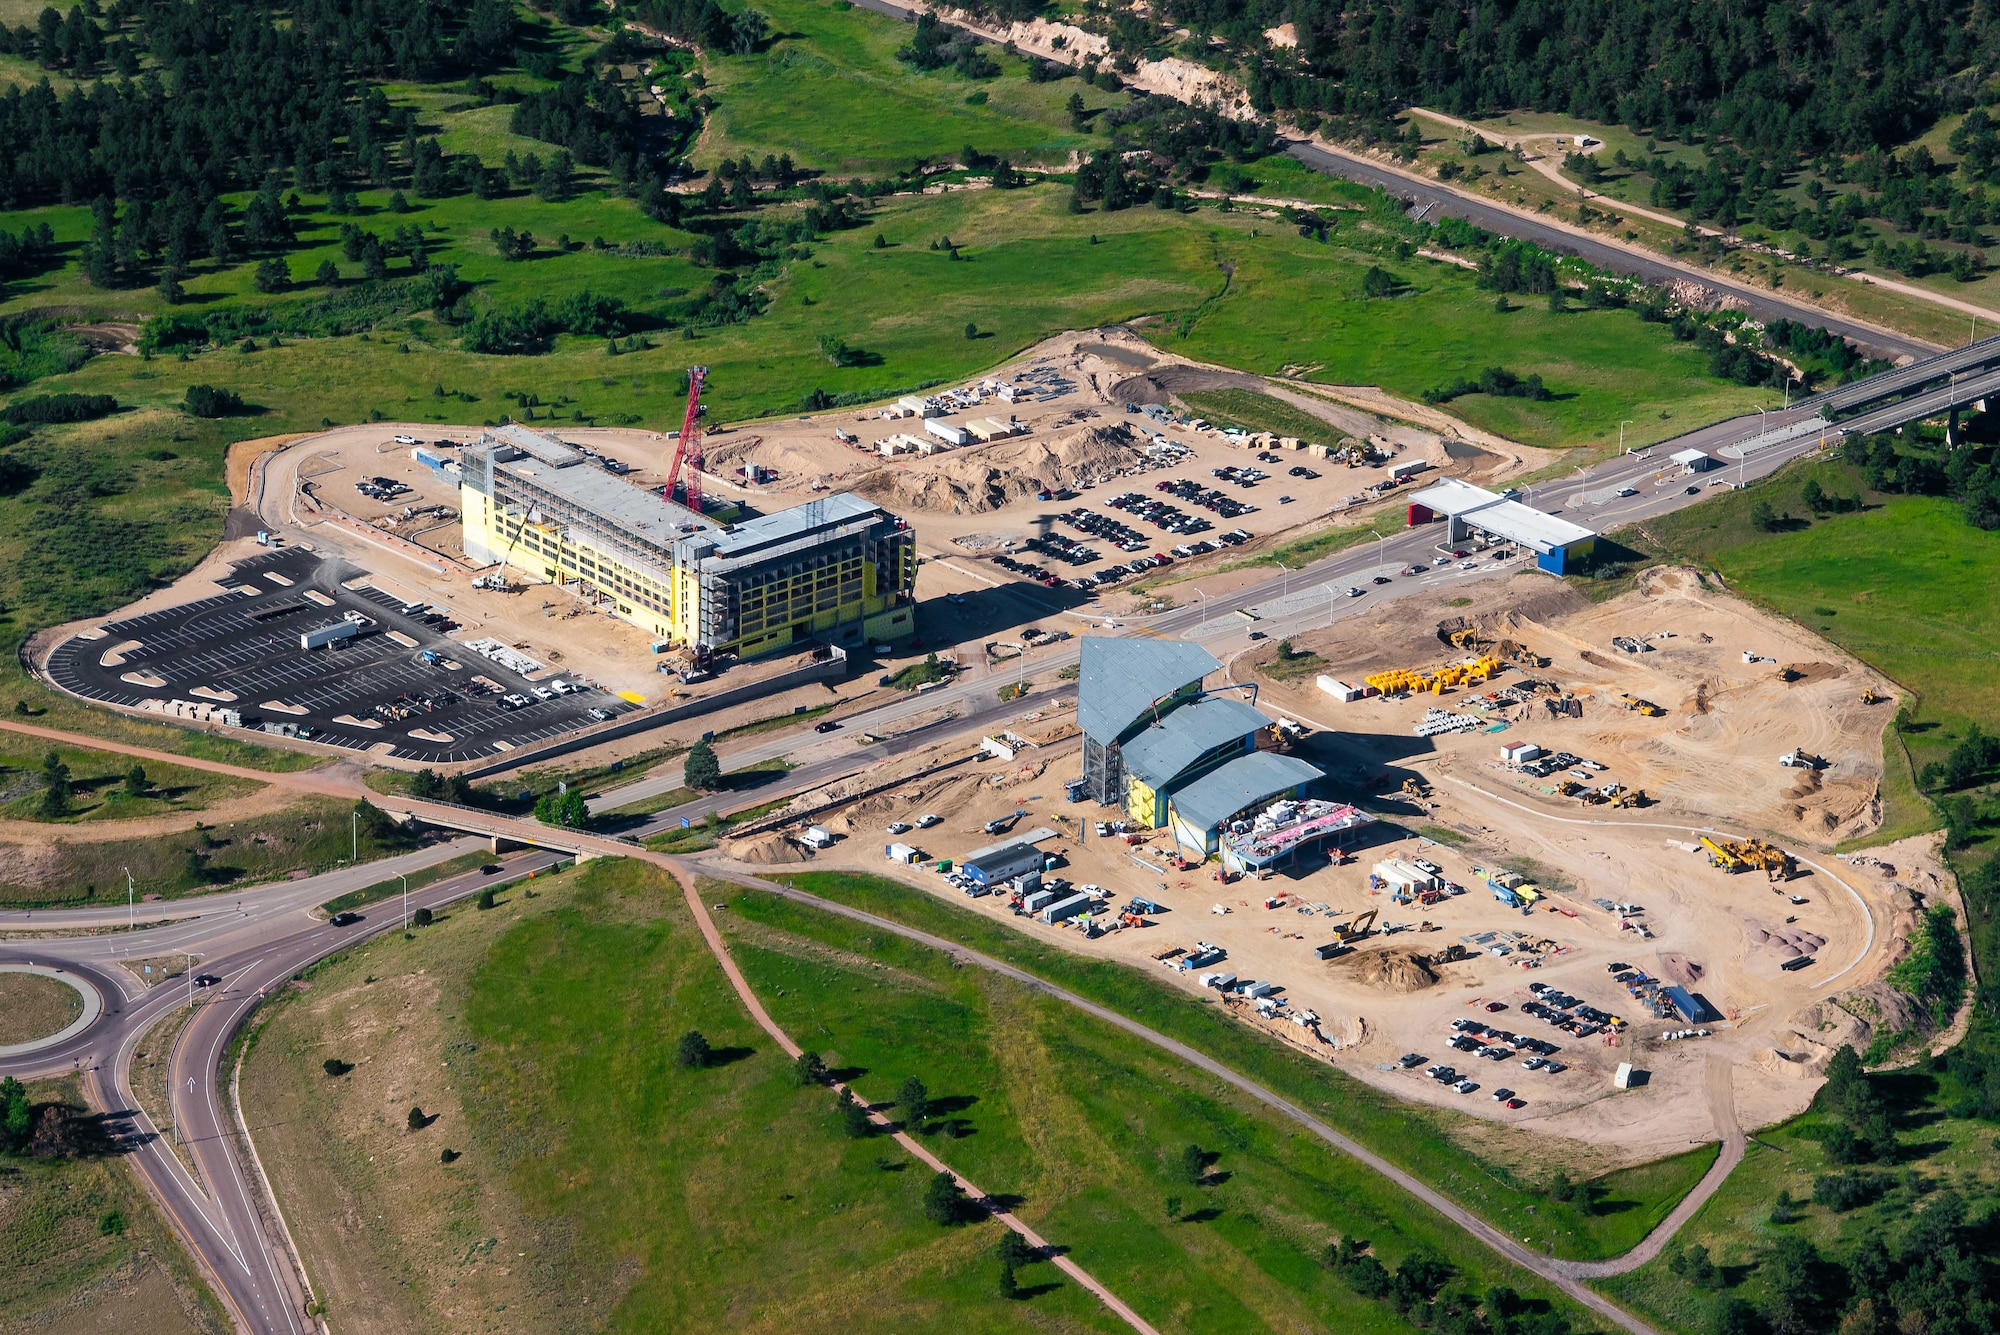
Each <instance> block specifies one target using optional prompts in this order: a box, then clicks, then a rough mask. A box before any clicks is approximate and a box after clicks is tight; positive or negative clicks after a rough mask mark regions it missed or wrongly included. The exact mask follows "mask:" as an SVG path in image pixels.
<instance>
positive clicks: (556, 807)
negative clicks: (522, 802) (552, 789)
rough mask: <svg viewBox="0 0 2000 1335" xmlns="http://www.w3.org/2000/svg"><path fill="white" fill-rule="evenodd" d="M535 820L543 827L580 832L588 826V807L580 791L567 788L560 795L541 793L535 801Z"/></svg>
mask: <svg viewBox="0 0 2000 1335" xmlns="http://www.w3.org/2000/svg"><path fill="white" fill-rule="evenodd" d="M535 819H536V820H538V821H540V822H541V823H542V824H544V825H559V826H561V827H562V828H564V829H566V830H581V829H584V828H585V827H586V826H588V825H589V824H590V807H589V805H588V803H587V802H586V801H585V799H584V796H583V792H582V790H581V789H577V788H568V789H565V790H564V791H562V792H560V793H543V794H542V795H541V796H540V797H539V798H537V799H535Z"/></svg>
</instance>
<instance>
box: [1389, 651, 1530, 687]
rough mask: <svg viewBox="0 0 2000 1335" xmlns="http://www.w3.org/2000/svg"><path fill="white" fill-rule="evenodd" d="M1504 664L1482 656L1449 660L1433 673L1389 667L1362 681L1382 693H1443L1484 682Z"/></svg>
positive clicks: (1495, 659)
mask: <svg viewBox="0 0 2000 1335" xmlns="http://www.w3.org/2000/svg"><path fill="white" fill-rule="evenodd" d="M1503 666H1504V665H1503V664H1502V663H1501V662H1500V660H1499V659H1497V658H1491V657H1486V656H1481V657H1479V658H1470V659H1467V660H1466V661H1465V662H1463V663H1450V664H1447V665H1445V666H1444V667H1441V668H1438V669H1437V670H1436V671H1433V672H1414V671H1411V670H1409V669H1407V668H1390V669H1388V670H1387V671H1385V672H1376V673H1372V674H1370V675H1369V676H1366V677H1363V678H1362V679H1361V680H1362V682H1363V683H1364V684H1366V685H1368V686H1371V687H1373V688H1374V689H1375V690H1377V691H1378V692H1380V693H1381V694H1383V695H1403V694H1430V695H1442V694H1443V693H1444V690H1445V688H1446V687H1448V686H1471V685H1477V684H1480V683H1483V682H1484V681H1485V680H1486V679H1487V678H1488V677H1491V676H1492V675H1493V674H1494V673H1496V672H1499V671H1500V670H1501V669H1502V667H1503Z"/></svg>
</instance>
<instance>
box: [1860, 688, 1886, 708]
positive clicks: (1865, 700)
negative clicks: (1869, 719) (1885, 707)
mask: <svg viewBox="0 0 2000 1335" xmlns="http://www.w3.org/2000/svg"><path fill="white" fill-rule="evenodd" d="M1888 702H1889V697H1888V696H1886V695H1884V694H1882V692H1880V691H1878V690H1876V689H1875V688H1874V687H1873V686H1870V687H1869V688H1868V689H1867V690H1865V691H1863V692H1862V693H1861V703H1862V704H1864V705H1881V704H1887V703H1888Z"/></svg>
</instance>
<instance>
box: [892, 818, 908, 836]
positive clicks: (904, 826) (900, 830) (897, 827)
mask: <svg viewBox="0 0 2000 1335" xmlns="http://www.w3.org/2000/svg"><path fill="white" fill-rule="evenodd" d="M909 832H910V823H909V822H908V821H901V820H898V821H891V822H889V833H890V834H908V833H909Z"/></svg>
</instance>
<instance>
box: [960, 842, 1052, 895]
mask: <svg viewBox="0 0 2000 1335" xmlns="http://www.w3.org/2000/svg"><path fill="white" fill-rule="evenodd" d="M964 865H965V874H966V875H967V876H970V877H971V878H972V879H973V880H975V881H978V882H979V883H980V884H982V885H997V884H999V883H1000V882H1002V881H1008V880H1012V879H1013V878H1014V877H1016V876H1019V875H1020V874H1021V873H1022V872H1025V871H1040V870H1041V869H1042V850H1041V849H1039V848H1036V847H1035V846H1034V845H1033V844H1027V843H1013V844H1005V845H1002V846H1001V847H999V848H994V849H988V850H987V851H985V852H982V853H978V854H976V855H974V856H973V857H970V858H967V859H966V861H965V864H964Z"/></svg>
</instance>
